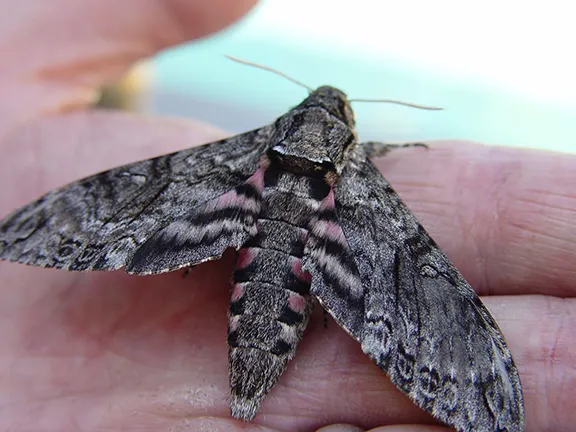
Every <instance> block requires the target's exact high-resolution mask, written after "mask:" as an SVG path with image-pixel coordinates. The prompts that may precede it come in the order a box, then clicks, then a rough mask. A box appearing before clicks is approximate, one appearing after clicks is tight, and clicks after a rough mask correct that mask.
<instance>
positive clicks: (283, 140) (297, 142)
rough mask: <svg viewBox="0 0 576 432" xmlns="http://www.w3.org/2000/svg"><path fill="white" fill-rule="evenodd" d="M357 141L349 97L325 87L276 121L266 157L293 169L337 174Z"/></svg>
mask: <svg viewBox="0 0 576 432" xmlns="http://www.w3.org/2000/svg"><path fill="white" fill-rule="evenodd" d="M356 144H357V138H356V132H355V130H354V113H353V112H352V108H351V107H350V103H349V102H348V98H347V97H346V95H345V94H344V93H343V92H341V91H340V90H338V89H335V88H334V87H328V86H324V87H320V88H318V89H316V90H314V91H313V92H311V93H310V95H309V96H308V97H307V98H306V99H304V101H303V102H302V103H300V104H299V105H298V106H296V107H295V108H293V109H291V110H290V111H289V112H288V113H286V114H284V115H283V116H282V117H280V118H279V119H278V120H276V123H275V132H274V136H273V138H272V145H271V147H270V148H269V150H268V156H269V157H270V159H271V160H272V161H274V162H276V163H278V164H280V165H281V166H282V167H283V168H284V169H287V170H290V171H293V172H298V173H303V174H306V175H317V176H324V175H326V174H331V173H334V174H338V175H339V174H340V173H341V172H342V170H343V169H344V165H345V164H346V160H347V156H348V154H349V153H350V151H352V150H353V149H354V147H355V146H356Z"/></svg>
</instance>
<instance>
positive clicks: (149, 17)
mask: <svg viewBox="0 0 576 432" xmlns="http://www.w3.org/2000/svg"><path fill="white" fill-rule="evenodd" d="M255 1H256V0H157V1H154V0H122V1H117V0H82V1H78V0H51V1H50V2H46V1H43V0H20V1H18V2H12V1H10V0H0V8H1V9H0V10H5V11H7V10H10V13H4V14H0V53H2V54H1V55H2V56H3V58H2V68H0V101H1V103H0V184H3V185H9V184H15V185H18V186H17V187H16V188H8V187H4V188H3V192H2V194H0V214H4V213H5V212H7V211H9V210H11V209H13V208H14V207H17V206H19V205H21V204H24V203H25V202H27V201H28V200H30V199H32V198H35V197H36V196H38V195H39V194H40V193H43V192H46V191H48V190H49V189H51V188H53V187H56V186H59V185H61V184H63V183H66V182H69V181H72V180H75V179H77V178H78V177H82V176H85V175H88V174H93V173H94V172H97V171H101V170H104V169H107V168H112V167H113V166H117V165H119V164H121V163H127V162H131V161H135V160H138V159H142V158H147V157H151V156H155V155H158V154H162V153H167V152H169V151H174V150H178V149H181V148H184V147H190V146H192V145H194V144H199V143H202V142H207V141H211V140H214V139H216V138H219V137H221V136H222V134H221V133H219V132H216V131H215V129H210V128H208V127H207V126H199V125H194V123H193V122H176V121H168V120H165V119H160V118H146V117H143V116H133V115H128V114H126V113H120V112H114V111H102V110H97V111H93V110H83V109H80V108H82V107H85V106H86V105H87V104H88V103H90V102H91V101H93V98H94V94H95V91H96V89H98V88H99V87H100V86H101V85H102V84H104V83H107V82H109V81H111V80H112V79H113V78H114V77H116V76H118V75H119V74H121V73H122V72H123V71H124V70H126V69H127V68H128V67H129V66H130V65H131V64H132V63H134V62H135V61H137V60H138V59H140V58H143V57H148V56H151V55H153V54H154V53H156V52H157V51H158V50H160V49H162V48H165V47H168V46H170V45H175V44H178V43H181V42H184V41H186V40H190V39H193V38H196V37H199V36H202V35H205V34H207V33H209V32H212V31H216V30H218V29H220V28H222V27H223V26H225V25H226V24H228V23H230V22H232V21H233V20H234V19H236V18H238V17H239V16H240V15H242V14H243V13H245V12H246V11H247V10H248V9H249V8H250V7H251V6H252V5H253V4H254V3H255ZM72 108H73V109H72Z"/></svg>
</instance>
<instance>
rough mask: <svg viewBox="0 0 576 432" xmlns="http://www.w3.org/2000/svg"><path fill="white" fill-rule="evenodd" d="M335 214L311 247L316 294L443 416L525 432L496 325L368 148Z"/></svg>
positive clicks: (454, 422)
mask: <svg viewBox="0 0 576 432" xmlns="http://www.w3.org/2000/svg"><path fill="white" fill-rule="evenodd" d="M328 207H330V206H328ZM334 207H335V210H334V211H333V212H332V214H330V212H324V214H323V213H322V212H321V213H320V215H319V219H320V221H321V220H324V222H323V223H319V222H318V221H317V223H316V226H315V228H312V230H311V236H310V240H309V242H308V245H307V248H308V251H307V253H308V255H309V258H307V259H308V261H307V262H306V268H308V269H310V271H311V273H312V288H311V292H312V294H314V295H315V296H316V297H317V298H318V299H319V301H320V302H321V303H322V305H323V306H324V307H325V309H326V310H327V311H328V312H329V313H330V314H331V315H332V316H333V317H334V319H335V320H336V321H337V322H338V323H339V324H340V325H341V326H342V327H343V328H344V329H346V330H347V331H348V332H349V333H350V335H351V336H352V337H353V338H355V339H356V340H357V341H358V342H360V343H361V344H362V350H363V351H364V352H365V353H366V354H367V355H368V356H370V358H372V360H374V362H375V363H376V364H377V365H378V366H379V367H380V368H381V369H382V370H384V371H385V372H386V373H387V374H388V376H389V377H390V379H391V381H392V382H393V383H394V384H395V385H396V386H397V387H398V388H399V389H400V390H401V391H402V392H404V393H405V394H406V395H408V396H409V397H410V398H411V399H412V400H414V401H415V402H416V403H417V404H418V405H419V406H420V407H422V408H423V409H425V410H426V411H428V412H429V413H431V414H432V415H434V416H435V417H436V418H438V419H440V420H441V421H443V422H445V423H446V424H448V425H451V426H452V427H455V428H456V429H457V430H459V431H482V432H488V431H509V432H512V431H522V430H523V427H524V408H523V399H522V391H521V387H520V381H519V377H518V372H517V370H516V366H515V365H514V363H513V360H512V357H511V354H510V351H509V350H508V348H507V346H506V344H505V342H504V339H503V337H502V335H501V333H500V330H499V329H498V326H497V324H496V322H495V321H494V319H493V318H492V316H491V315H490V314H489V312H488V310H487V309H486V308H485V306H484V305H483V304H482V302H481V301H480V299H479V298H478V296H477V295H476V294H475V292H474V291H473V290H472V288H471V287H470V285H468V283H467V282H466V281H465V280H464V278H463V277H462V275H461V274H460V273H459V272H458V270H457V269H456V268H455V267H454V266H453V265H452V264H451V263H450V261H449V260H448V258H447V257H446V256H445V255H444V253H443V252H442V251H441V250H440V249H439V248H438V246H437V245H436V244H435V242H434V241H433V240H432V239H431V238H430V237H429V235H428V234H427V233H426V231H425V230H424V228H422V226H421V225H420V224H419V223H418V221H417V220H416V218H415V217H414V216H413V215H412V213H411V212H410V211H409V210H408V209H407V207H406V206H405V205H404V204H403V203H402V201H401V200H400V198H399V197H398V195H397V194H396V193H395V192H394V191H393V190H392V188H391V187H390V185H389V184H388V182H387V181H386V180H385V179H384V178H383V177H382V175H381V174H380V173H379V172H378V170H377V169H376V167H375V166H374V165H373V164H372V162H370V161H369V160H368V159H367V158H366V156H365V154H364V152H363V150H362V148H359V149H358V150H356V153H355V154H354V155H353V160H352V161H351V162H350V163H349V164H348V166H347V167H346V168H345V170H344V172H343V174H342V176H341V178H340V180H339V183H338V184H337V185H336V186H335V191H334ZM326 221H329V225H330V227H329V228H326V227H327V226H328V225H327V224H326ZM339 230H340V231H339Z"/></svg>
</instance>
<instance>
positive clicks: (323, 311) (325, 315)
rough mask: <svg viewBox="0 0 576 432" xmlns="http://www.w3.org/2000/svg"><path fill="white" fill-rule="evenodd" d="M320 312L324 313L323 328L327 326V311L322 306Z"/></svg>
mask: <svg viewBox="0 0 576 432" xmlns="http://www.w3.org/2000/svg"><path fill="white" fill-rule="evenodd" d="M322 313H323V314H324V328H328V315H329V314H328V311H327V310H326V309H324V308H322Z"/></svg>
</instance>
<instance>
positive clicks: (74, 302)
mask: <svg viewBox="0 0 576 432" xmlns="http://www.w3.org/2000/svg"><path fill="white" fill-rule="evenodd" d="M0 3H2V6H3V8H2V10H4V11H7V10H9V11H10V13H4V14H0V53H2V55H3V58H2V68H0V69H1V70H0V96H1V100H2V103H1V104H0V149H1V152H2V153H1V154H2V157H1V158H0V182H1V183H0V184H2V185H4V190H3V192H2V194H1V195H0V215H6V214H7V213H8V212H10V211H11V210H13V209H15V208H16V207H18V206H20V205H23V204H25V203H27V202H28V201H30V200H31V199H33V198H35V197H36V196H38V195H39V194H41V193H44V192H46V191H48V190H50V189H51V188H53V187H56V186H59V185H61V184H63V183H67V182H69V181H72V180H75V179H78V178H80V177H82V176H85V175H88V174H92V173H94V172H96V171H99V170H103V169H107V168H111V167H113V166H117V165H119V164H122V163H126V162H130V161H134V160H137V159H141V158H147V157H151V156H155V155H158V154H162V153H166V152H169V151H173V150H177V149H181V148H186V147H189V146H191V145H197V144H201V143H205V142H208V141H212V140H214V139H216V138H220V137H222V136H224V134H223V133H221V132H219V131H216V130H215V129H212V128H210V127H209V126H206V125H202V124H199V123H194V122H192V121H175V120H168V119H161V118H145V117H140V116H134V115H127V114H122V113H114V112H100V113H94V112H90V111H89V110H86V109H85V105H86V104H87V103H88V102H90V100H91V98H92V97H93V90H94V89H95V88H96V87H98V86H99V85H101V84H103V83H106V82H109V81H110V80H111V79H113V78H115V77H117V76H118V74H120V73H121V72H123V71H125V70H126V68H127V67H128V66H129V65H131V64H132V63H133V62H134V61H136V60H138V59H140V58H142V57H146V56H150V55H152V54H154V53H155V52H157V51H158V50H160V49H163V48H166V47H168V46H171V45H176V44H178V43H181V42H184V41H187V40H191V39H194V38H197V37H200V36H203V35H205V34H207V33H210V32H213V31H216V30H218V29H220V28H222V27H224V26H226V25H227V24H229V23H231V22H232V21H234V20H235V19H237V18H238V17H239V16H241V15H242V14H243V13H245V12H246V11H247V10H248V9H249V8H250V7H251V6H252V2H251V1H249V0H245V1H238V0H228V1H226V0H218V1H215V0H210V1H202V0H179V1H178V0H164V1H153V0H150V1H146V2H140V1H136V0H125V1H123V2H117V1H113V0H83V1H82V2H78V1H76V0H52V1H51V2H49V3H50V5H49V6H48V3H46V2H41V1H39V0H20V1H19V2H8V1H7V0H0ZM71 35H73V36H74V37H71ZM298 102H299V100H295V101H294V104H296V103H298ZM278 114H281V113H278ZM377 165H378V167H379V168H380V169H381V171H382V172H383V173H384V174H385V175H386V177H387V179H388V180H389V181H390V182H391V183H392V184H393V185H394V187H395V188H396V189H397V191H398V192H399V193H400V195H401V196H402V197H403V199H404V200H405V202H406V203H407V204H408V206H409V207H410V208H411V209H412V210H413V211H414V213H415V214H416V215H417V216H418V217H419V219H420V220H421V221H422V223H423V225H424V226H425V227H426V228H427V229H428V230H429V232H430V233H431V235H432V236H433V237H434V238H435V239H436V241H437V242H438V243H439V244H440V246H441V247H442V248H443V249H444V250H445V251H446V252H447V254H448V256H449V257H451V259H452V260H453V261H454V263H455V264H456V266H457V267H458V268H459V269H460V270H461V271H462V273H463V274H464V276H465V277H466V278H467V279H468V280H469V282H470V283H471V284H472V286H473V287H475V289H476V290H478V292H479V293H480V294H481V295H482V296H483V300H484V302H485V303H486V304H487V306H488V308H489V309H490V310H491V312H492V313H493V315H494V317H495V318H496V320H497V321H498V323H499V324H500V326H501V328H502V330H503V332H504V335H505V337H506V339H507V341H508V344H509V346H510V349H511V351H512V353H513V355H514V358H515V360H516V363H517V365H518V367H519V370H520V376H521V379H522V383H523V386H524V396H525V405H526V430H527V431H530V432H537V431H550V430H553V431H557V432H558V431H568V430H571V428H572V427H573V425H574V424H576V397H575V396H576V390H574V389H575V388H576V370H575V366H576V301H575V300H574V298H573V297H574V294H575V293H576V265H575V264H576V229H574V227H575V224H576V189H575V188H574V185H575V184H576V157H574V156H571V155H566V154H559V153H550V152H543V151H533V150H522V149H507V148H501V147H487V146H483V145H478V144H473V143H464V142H454V141H453V142H434V143H431V149H430V150H428V151H426V150H425V149H421V148H411V149H403V150H397V151H394V152H392V153H391V154H390V155H389V156H387V157H386V158H382V159H379V160H378V161H377ZM233 264H234V252H232V251H229V252H228V253H227V254H226V255H225V256H224V258H223V259H222V260H220V261H217V262H211V263H207V264H205V265H201V266H199V267H197V268H195V269H194V270H193V271H192V273H191V274H190V275H189V276H188V277H187V278H185V279H184V278H183V277H182V273H181V272H175V273H171V274H164V275H159V276H150V277H137V276H129V275H126V274H124V273H123V272H120V271H119V272H110V273H68V272H63V271H58V270H47V269H41V268H32V267H27V266H23V265H18V264H13V263H6V262H1V263H0V298H1V301H0V430H11V431H32V430H33V431H38V432H42V431H83V432H86V431H103V430H106V431H120V430H138V431H148V430H149V431H160V430H171V431H184V430H214V431H220V430H222V431H224V430H226V431H234V430H242V431H252V430H253V431H260V432H264V431H266V432H269V431H310V430H316V429H318V428H321V427H323V426H326V425H330V424H341V425H340V426H331V427H327V428H323V429H322V430H323V431H324V432H326V431H330V432H335V431H346V430H347V431H355V430H361V429H354V428H352V427H351V426H343V425H342V424H344V423H346V424H354V425H358V426H360V427H361V428H364V429H369V428H376V429H373V430H374V431H380V432H384V431H386V432H392V431H394V432H399V431H404V432H406V431H419V432H424V431H439V430H445V429H443V428H441V427H439V426H431V425H433V424H434V421H433V419H431V418H430V417H429V416H428V415H426V414H425V413H423V412H422V411H420V410H419V409H418V408H416V407H415V406H414V405H413V404H412V403H411V402H410V401H409V400H408V399H407V398H406V397H404V396H402V395H401V394H400V393H399V392H398V391H397V390H395V388H394V387H393V386H392V385H391V384H390V382H389V381H388V380H387V378H386V377H385V376H384V375H383V374H382V373H381V372H380V371H379V369H377V368H376V367H375V366H374V365H373V364H372V363H371V362H370V360H369V359H367V358H366V357H365V356H364V355H363V354H362V353H361V351H360V347H359V345H358V344H357V343H356V342H354V341H353V340H352V339H351V338H350V337H349V336H347V335H346V334H345V333H344V331H343V330H341V329H340V328H339V327H338V326H337V325H336V324H335V323H334V322H333V321H329V323H328V328H327V329H325V328H324V326H323V321H322V313H321V311H320V308H316V310H315V313H314V316H313V318H312V322H311V324H310V326H309V328H308V331H307V334H306V336H305V338H304V340H303V342H302V343H301V344H300V346H299V348H298V353H297V356H296V359H295V360H294V361H292V363H291V365H290V366H289V368H288V370H287V372H286V373H285V374H284V376H283V377H282V378H281V380H280V383H279V384H278V385H277V386H276V387H275V388H274V390H273V391H272V393H271V394H270V396H269V397H268V399H267V400H266V401H265V402H264V403H263V405H262V409H261V411H260V414H259V415H258V416H257V417H256V419H255V421H254V422H253V423H252V424H244V423H242V422H240V421H237V420H233V419H231V418H230V417H229V415H228V406H227V400H226V398H227V393H228V382H227V370H226V367H227V366H226V365H227V346H226V309H227V304H228V297H229V280H230V277H231V273H232V267H233ZM410 424H412V425H410ZM394 425H402V426H394ZM379 426H382V427H379Z"/></svg>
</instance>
